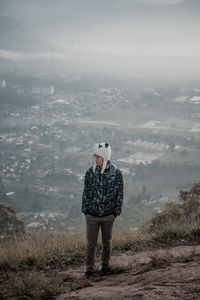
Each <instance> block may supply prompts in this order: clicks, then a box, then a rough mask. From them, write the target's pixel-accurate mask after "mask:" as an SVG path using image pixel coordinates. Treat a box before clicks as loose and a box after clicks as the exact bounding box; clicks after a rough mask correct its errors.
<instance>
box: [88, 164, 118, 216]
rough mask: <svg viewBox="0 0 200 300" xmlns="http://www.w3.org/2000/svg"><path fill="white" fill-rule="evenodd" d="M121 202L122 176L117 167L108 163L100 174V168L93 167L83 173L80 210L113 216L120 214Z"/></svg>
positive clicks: (94, 214)
mask: <svg viewBox="0 0 200 300" xmlns="http://www.w3.org/2000/svg"><path fill="white" fill-rule="evenodd" d="M122 204H123V177H122V173H121V171H120V170H119V169H117V168H116V167H115V166H114V165H112V164H111V165H110V168H109V169H106V170H105V171H104V173H103V174H101V168H100V167H99V166H97V167H96V169H95V172H93V168H92V167H91V168H89V170H88V171H87V172H86V174H85V180H84V190H83V196H82V212H83V213H84V214H87V213H89V214H91V215H93V216H99V217H102V216H107V215H110V214H113V215H114V216H117V215H120V214H121V209H122Z"/></svg>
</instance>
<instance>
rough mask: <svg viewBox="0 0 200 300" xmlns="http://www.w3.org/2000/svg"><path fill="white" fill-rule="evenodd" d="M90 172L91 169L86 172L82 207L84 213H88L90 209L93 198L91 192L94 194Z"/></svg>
mask: <svg viewBox="0 0 200 300" xmlns="http://www.w3.org/2000/svg"><path fill="white" fill-rule="evenodd" d="M90 181H91V180H90V172H89V170H88V171H87V172H86V174H85V179H84V189H83V195H82V207H81V211H82V213H84V214H85V213H87V211H88V210H89V201H90V199H91V194H92V185H91V182H90Z"/></svg>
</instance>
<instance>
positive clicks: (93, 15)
mask: <svg viewBox="0 0 200 300" xmlns="http://www.w3.org/2000/svg"><path fill="white" fill-rule="evenodd" d="M199 11H200V2H199V1H197V0H194V1H193V0H192V1H180V0H179V1H176V0H174V1H172V0H171V1H161V0H160V1H158V0H157V1H156V0H152V1H150V0H149V1H148V0H146V1H145V0H144V1H139V0H138V1H136V0H135V1H134V0H126V1H121V0H116V1H96V0H94V1H90V0H85V1H80V0H77V1H71V0H68V1H63V0H60V1H42V2H41V1H31V0H30V1H24V0H21V1H17V2H12V1H2V0H1V2H0V30H1V38H0V58H1V60H8V61H12V62H13V63H17V62H20V64H24V65H26V64H35V63H37V62H38V60H39V64H40V66H42V64H43V63H44V64H47V63H48V64H49V68H51V69H52V68H53V67H54V66H55V65H57V68H58V69H59V70H60V71H62V72H63V71H64V72H65V71H67V70H70V71H72V72H81V73H86V74H87V73H94V72H95V73H103V74H115V75H116V74H117V75H120V76H135V77H138V78H143V79H152V78H154V79H160V78H163V79H172V80H173V79H175V80H177V79H178V80H181V79H184V80H185V79H186V80H187V79H188V80H191V79H194V80H195V79H197V78H198V77H199V75H200V68H199V65H200V40H199V31H200V21H199V18H198V16H199Z"/></svg>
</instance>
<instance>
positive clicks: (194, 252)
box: [57, 245, 200, 300]
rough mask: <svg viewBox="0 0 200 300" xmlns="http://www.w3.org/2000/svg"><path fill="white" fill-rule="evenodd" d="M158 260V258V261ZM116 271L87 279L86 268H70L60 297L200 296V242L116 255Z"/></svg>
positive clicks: (144, 297)
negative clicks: (70, 283) (71, 281)
mask: <svg viewBox="0 0 200 300" xmlns="http://www.w3.org/2000/svg"><path fill="white" fill-rule="evenodd" d="M156 259H157V260H156ZM111 266H112V267H113V273H112V274H110V275H106V276H101V275H100V272H99V271H98V270H99V269H100V261H97V264H96V267H97V269H96V272H95V276H94V277H93V278H91V279H90V280H87V279H84V267H83V266H81V267H79V268H76V269H71V270H69V273H68V276H69V278H74V279H75V281H76V282H78V281H79V284H78V285H77V284H76V285H73V284H72V285H71V286H70V285H69V286H68V287H66V290H65V291H64V292H63V293H62V294H61V295H60V296H59V297H58V298H57V300H66V299H67V300H69V299H95V300H97V299H109V300H111V299H113V300H118V299H120V300H121V299H147V300H150V299H154V300H157V299H162V300H164V299H167V300H170V299H181V300H183V299H187V300H188V299H200V245H198V246H178V247H174V248H169V249H167V250H166V249H163V250H153V251H145V252H140V253H135V254H133V253H131V252H125V253H122V254H120V255H119V254H113V256H112V259H111Z"/></svg>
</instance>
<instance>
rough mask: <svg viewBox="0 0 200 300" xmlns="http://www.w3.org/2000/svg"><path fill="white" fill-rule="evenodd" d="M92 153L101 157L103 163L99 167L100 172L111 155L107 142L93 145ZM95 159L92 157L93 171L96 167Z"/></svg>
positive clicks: (103, 169)
mask: <svg viewBox="0 0 200 300" xmlns="http://www.w3.org/2000/svg"><path fill="white" fill-rule="evenodd" d="M93 154H94V155H98V156H101V157H103V165H102V168H101V174H102V173H103V172H104V171H105V168H106V164H107V162H108V160H110V157H111V147H110V145H109V144H108V143H99V144H95V145H94V149H93ZM96 166H97V164H96V160H95V159H94V165H93V172H94V171H95V169H96Z"/></svg>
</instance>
